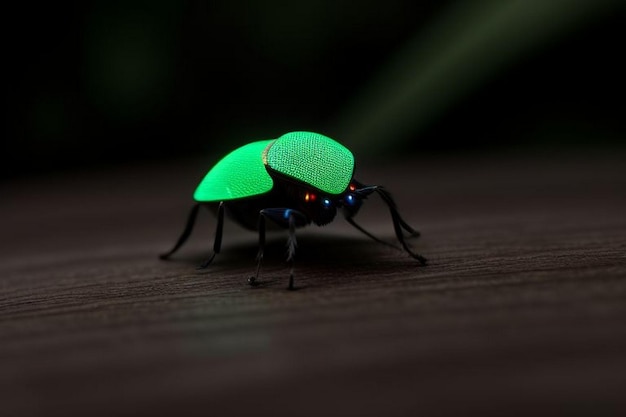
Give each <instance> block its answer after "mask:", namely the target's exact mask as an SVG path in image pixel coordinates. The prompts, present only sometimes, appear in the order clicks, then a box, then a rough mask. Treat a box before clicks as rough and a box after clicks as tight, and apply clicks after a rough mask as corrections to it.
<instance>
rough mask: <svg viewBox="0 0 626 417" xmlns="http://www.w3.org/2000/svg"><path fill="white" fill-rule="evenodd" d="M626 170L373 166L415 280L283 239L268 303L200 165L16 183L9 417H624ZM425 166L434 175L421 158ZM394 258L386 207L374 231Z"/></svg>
mask: <svg viewBox="0 0 626 417" xmlns="http://www.w3.org/2000/svg"><path fill="white" fill-rule="evenodd" d="M625 156H626V155H587V156H584V157H583V156H577V157H576V156H554V157H548V156H532V155H528V156H523V157H513V156H504V155H501V156H497V157H496V156H493V157H489V156H486V157H482V158H477V157H473V158H469V157H467V158H463V157H458V158H442V157H439V158H434V159H428V158H415V160H414V161H413V160H409V159H407V160H402V161H399V162H395V163H386V164H377V165H376V166H373V165H371V164H370V165H368V164H366V163H363V164H362V166H361V165H359V167H358V169H359V171H358V172H359V178H360V179H361V180H362V181H364V182H367V183H380V184H385V185H387V187H388V188H389V189H390V190H391V191H392V192H393V194H394V196H395V197H396V200H397V202H398V205H399V207H400V209H401V212H402V213H403V215H404V216H405V218H406V219H407V220H408V221H409V223H411V224H412V225H414V226H415V227H416V228H418V229H419V230H420V231H421V232H422V236H421V237H420V238H419V239H416V240H411V245H412V247H413V248H414V249H415V250H416V251H418V252H419V253H421V254H423V255H424V256H426V257H427V258H428V259H429V261H430V262H429V265H428V266H426V267H419V266H417V263H416V262H415V261H413V260H412V259H410V258H409V257H408V256H406V255H405V254H403V253H402V252H399V251H394V250H393V249H391V248H388V247H385V246H382V245H379V244H377V243H376V242H373V241H371V240H369V239H368V238H367V237H365V236H363V235H361V234H360V233H359V232H358V231H356V230H354V229H353V228H351V227H350V226H349V225H348V224H347V223H346V222H345V221H343V219H340V218H338V219H337V220H336V221H335V222H334V223H333V224H331V225H329V226H326V227H323V228H316V227H311V228H308V229H304V230H299V231H298V245H299V246H298V249H297V254H296V264H295V266H296V269H295V271H296V285H297V287H298V290H296V291H287V290H286V289H285V287H286V285H287V276H288V266H287V265H286V264H285V262H284V255H285V246H284V245H285V234H284V233H282V232H277V233H275V234H272V235H270V237H269V242H268V248H267V252H266V257H265V263H264V268H263V270H262V276H261V281H262V283H263V285H261V286H258V287H254V288H253V287H250V286H249V285H247V283H246V279H247V277H248V276H250V275H251V274H252V272H253V271H254V266H255V259H254V257H255V254H256V236H255V235H254V234H253V233H250V232H247V231H244V230H242V229H241V228H239V227H238V226H236V225H234V224H233V223H232V222H228V223H227V224H226V226H225V231H224V233H225V236H224V244H223V251H222V253H221V254H220V255H219V256H218V258H216V261H215V262H214V264H213V265H212V266H211V267H210V268H209V269H208V270H206V271H197V270H196V269H195V266H196V265H197V264H198V263H199V262H200V261H202V259H203V258H204V257H205V256H206V255H207V254H208V253H209V252H210V248H211V245H212V233H213V227H214V224H215V219H214V218H213V217H212V216H210V215H209V214H207V213H203V214H204V215H203V216H201V218H200V219H199V224H198V227H197V229H196V230H195V231H194V234H193V235H192V237H191V240H190V242H189V244H188V246H186V247H185V248H183V249H182V250H181V251H180V253H179V254H177V255H176V256H174V258H173V259H172V260H171V261H167V262H166V261H161V260H159V259H158V258H157V254H158V253H160V252H162V251H164V250H166V249H168V248H169V247H170V246H171V245H172V244H173V243H174V241H175V239H176V238H177V236H178V233H180V231H181V228H182V226H183V223H184V220H185V216H186V214H187V210H188V208H189V206H190V205H191V197H190V196H191V193H192V191H193V189H194V187H195V185H196V183H197V181H198V180H199V178H200V177H201V175H202V174H203V173H204V172H203V171H204V169H205V168H206V167H205V166H204V165H203V163H202V161H196V160H192V161H180V162H175V163H168V164H163V165H160V166H157V165H155V164H153V165H143V166H139V167H135V168H123V169H110V170H107V169H100V170H98V171H86V172H81V173H67V174H56V175H53V176H50V177H43V176H42V177H37V178H28V179H19V180H13V181H9V182H4V183H2V184H0V195H1V196H2V197H1V200H0V226H1V235H2V239H1V244H2V247H1V248H0V249H1V250H0V288H1V290H0V410H2V411H0V414H1V415H3V416H22V415H24V416H26V415H28V416H52V415H59V416H71V415H77V416H78V415H81V416H82V415H89V416H93V415H135V416H136V415H150V416H152V415H214V416H215V415H220V416H221V415H271V416H281V415H286V416H287V415H288V416H293V415H299V416H335V415H336V416H348V415H355V416H405V415H410V416H416V415H420V416H424V415H437V416H458V415H483V416H484V415H494V416H495V415H498V416H502V415H537V414H540V415H544V414H545V415H555V414H556V415H572V414H582V415H610V414H613V413H615V414H620V413H622V415H624V414H626V395H624V392H625V390H624V387H626V192H624V190H626V163H624V161H625V160H626V158H624V157H625ZM423 159H427V160H423ZM358 219H359V220H360V221H361V223H362V224H363V225H364V226H366V227H368V228H369V229H370V230H372V231H374V232H375V233H376V234H378V235H379V236H381V237H383V238H385V239H388V240H390V241H392V240H393V230H392V227H391V222H390V219H389V215H388V213H387V211H386V209H385V207H384V206H383V205H382V204H381V203H380V201H378V200H377V199H376V198H374V197H372V198H370V200H369V201H368V204H367V206H364V208H363V210H362V213H361V214H360V215H359V218H358Z"/></svg>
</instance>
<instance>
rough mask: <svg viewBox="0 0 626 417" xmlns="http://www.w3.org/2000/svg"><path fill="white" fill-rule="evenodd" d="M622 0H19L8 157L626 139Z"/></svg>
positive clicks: (35, 167)
mask: <svg viewBox="0 0 626 417" xmlns="http://www.w3.org/2000/svg"><path fill="white" fill-rule="evenodd" d="M623 4H624V3H623V2H620V1H612V0H595V1H591V0H554V1H550V2H545V1H539V0H527V1H522V0H510V1H481V2H477V1H425V2H415V1H408V0H406V1H400V0H388V1H385V2H376V1H365V2H358V3H356V2H336V1H330V0H323V1H304V2H279V1H250V2H246V3H243V4H241V3H233V2H227V1H218V2H207V1H186V2H178V1H167V2H166V1H151V2H132V1H131V2H121V1H119V2H115V1H113V2H111V1H107V2H105V1H94V2H88V3H85V4H82V3H79V4H73V3H61V4H46V5H37V6H32V5H23V4H14V5H12V6H11V7H10V8H9V10H8V12H7V16H9V19H8V20H9V24H8V25H7V26H6V27H4V31H5V33H4V35H5V36H4V38H5V39H8V40H10V42H8V43H7V48H6V54H7V56H8V59H7V60H6V62H7V64H5V65H6V66H7V68H8V72H9V76H8V80H9V83H8V84H9V85H8V87H7V94H6V95H5V108H7V109H8V110H7V111H6V112H5V123H4V126H5V131H6V132H5V134H4V137H5V140H3V149H2V150H3V155H4V156H5V160H6V163H5V164H3V174H5V175H3V176H4V177H7V176H20V175H28V174H30V173H33V172H49V171H54V170H68V169H69V170H71V169H74V168H76V167H84V166H99V165H111V164H118V163H134V162H136V161H153V160H163V159H167V158H172V157H186V156H194V155H200V154H207V155H213V154H220V153H224V152H226V151H228V150H230V149H231V148H233V147H235V146H239V145H241V144H244V143H248V142H251V141H254V140H261V139H267V138H273V137H278V136H280V135H281V134H283V133H285V132H287V131H293V130H309V131H318V132H320V133H323V134H326V135H328V136H331V137H333V138H335V139H337V140H339V141H340V142H342V143H344V144H346V145H347V146H348V147H350V148H351V149H352V150H353V151H354V153H355V154H356V155H357V156H360V155H363V156H368V155H370V156H371V155H381V154H387V155H389V156H393V155H395V154H400V153H402V154H403V155H406V154H410V153H412V152H413V153H425V152H427V153H428V152H430V153H454V154H457V153H468V152H470V153H471V152H485V151H488V152H492V151H494V150H495V151H516V152H517V151H533V152H534V151H536V150H538V149H539V150H544V149H556V150H577V149H578V150H580V149H582V150H584V151H587V150H588V149H609V150H611V149H616V148H619V149H623V143H624V141H623V139H624V134H625V130H626V129H624V125H625V124H624V123H623V114H624V104H623V103H624V99H623V97H624V93H625V92H626V91H625V88H624V79H623V78H624V77H623V74H624V73H625V71H624V70H625V69H626V68H624V67H625V66H624V64H623V63H622V62H621V59H620V55H623V44H622V42H623V39H622V36H621V35H622V32H623V30H622V22H623V21H624V20H623V19H624V17H625V14H624V5H623Z"/></svg>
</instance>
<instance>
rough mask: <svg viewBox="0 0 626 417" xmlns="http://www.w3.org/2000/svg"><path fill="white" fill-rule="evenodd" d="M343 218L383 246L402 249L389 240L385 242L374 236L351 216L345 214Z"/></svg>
mask: <svg viewBox="0 0 626 417" xmlns="http://www.w3.org/2000/svg"><path fill="white" fill-rule="evenodd" d="M345 218H346V221H347V222H348V223H350V224H351V225H352V226H353V227H354V228H355V229H357V230H358V231H360V232H361V233H363V234H364V235H366V236H368V237H369V238H371V239H373V240H374V241H376V242H378V243H382V244H383V245H385V246H389V247H391V248H394V249H397V250H402V248H399V247H397V246H396V245H394V244H391V243H389V242H385V241H384V240H382V239H379V238H377V237H376V236H374V235H373V234H371V233H370V232H368V231H367V230H365V229H364V228H363V227H362V226H361V225H359V224H358V223H357V222H355V221H354V218H353V217H349V216H346V217H345Z"/></svg>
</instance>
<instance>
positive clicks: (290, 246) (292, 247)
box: [287, 213, 298, 290]
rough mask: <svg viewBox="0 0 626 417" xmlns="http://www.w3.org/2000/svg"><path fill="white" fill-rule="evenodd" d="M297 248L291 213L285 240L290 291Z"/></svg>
mask: <svg viewBox="0 0 626 417" xmlns="http://www.w3.org/2000/svg"><path fill="white" fill-rule="evenodd" d="M297 246H298V242H296V219H295V217H294V215H293V213H289V238H288V239H287V262H289V263H290V264H291V265H290V270H289V286H288V287H287V288H288V289H290V290H293V289H294V287H293V269H294V258H295V257H296V247H297Z"/></svg>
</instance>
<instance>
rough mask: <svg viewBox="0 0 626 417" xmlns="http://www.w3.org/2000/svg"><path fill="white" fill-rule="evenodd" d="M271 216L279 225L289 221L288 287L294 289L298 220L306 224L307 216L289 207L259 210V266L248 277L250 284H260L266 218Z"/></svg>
mask: <svg viewBox="0 0 626 417" xmlns="http://www.w3.org/2000/svg"><path fill="white" fill-rule="evenodd" d="M266 217H267V218H269V219H271V220H272V221H274V222H276V223H277V224H279V225H282V226H284V225H285V221H286V222H287V227H288V229H289V237H288V238H287V262H289V263H290V271H289V286H288V287H287V288H288V289H290V290H293V289H294V285H293V283H294V279H293V272H294V258H295V254H296V247H297V241H296V227H297V226H298V222H297V221H298V220H300V221H301V222H300V223H302V224H306V222H307V217H306V216H305V214H304V213H302V212H299V211H298V210H293V209H289V208H266V209H263V210H261V211H260V212H259V223H258V229H259V252H258V254H257V268H256V275H255V276H252V277H250V278H248V282H249V283H250V285H253V286H254V285H258V282H257V279H258V277H259V272H260V270H261V261H262V260H263V251H264V248H265V218H266Z"/></svg>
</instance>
